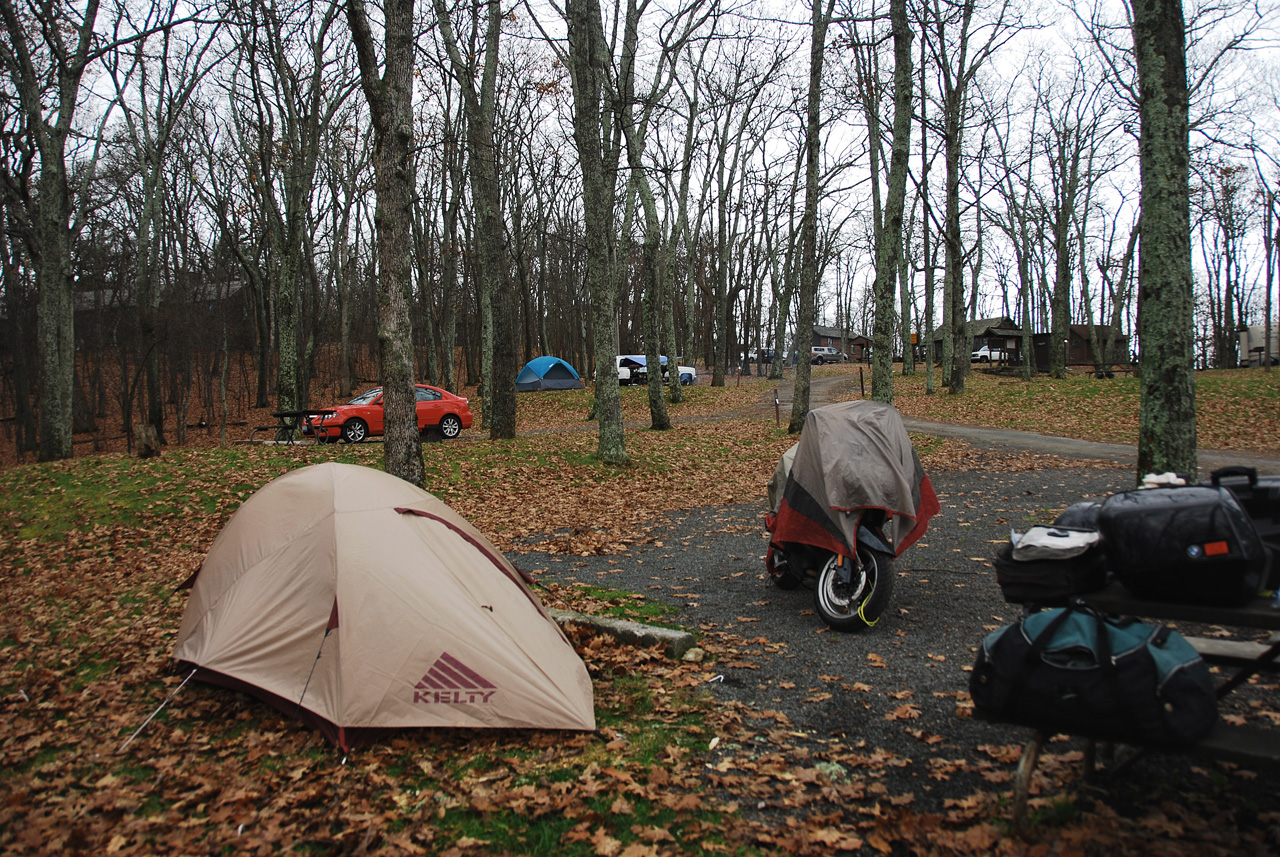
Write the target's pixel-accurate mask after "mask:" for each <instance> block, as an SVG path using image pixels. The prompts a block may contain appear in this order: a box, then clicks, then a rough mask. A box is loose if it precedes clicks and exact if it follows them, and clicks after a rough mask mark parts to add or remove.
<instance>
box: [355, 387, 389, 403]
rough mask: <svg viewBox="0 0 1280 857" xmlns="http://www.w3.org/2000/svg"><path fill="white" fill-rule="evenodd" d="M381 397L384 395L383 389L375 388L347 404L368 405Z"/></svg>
mask: <svg viewBox="0 0 1280 857" xmlns="http://www.w3.org/2000/svg"><path fill="white" fill-rule="evenodd" d="M381 395H382V388H381V387H374V388H373V389H372V390H370V391H369V392H367V393H361V394H360V395H358V396H356V397H355V398H354V399H352V400H351V401H349V402H347V404H348V405H367V404H369V403H371V402H372V401H373V400H374V399H376V398H378V397H379V396H381Z"/></svg>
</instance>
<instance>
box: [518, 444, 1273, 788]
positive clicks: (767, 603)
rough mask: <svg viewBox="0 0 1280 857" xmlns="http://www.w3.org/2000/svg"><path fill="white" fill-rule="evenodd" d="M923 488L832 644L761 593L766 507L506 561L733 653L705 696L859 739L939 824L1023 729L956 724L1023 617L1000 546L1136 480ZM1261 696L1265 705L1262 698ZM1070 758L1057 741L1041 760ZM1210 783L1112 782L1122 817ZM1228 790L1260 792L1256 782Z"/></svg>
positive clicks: (1171, 761) (1185, 764) (1037, 475)
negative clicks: (618, 599) (862, 600)
mask: <svg viewBox="0 0 1280 857" xmlns="http://www.w3.org/2000/svg"><path fill="white" fill-rule="evenodd" d="M930 477H931V479H932V481H933V484H934V487H935V490H936V491H937V494H938V497H939V500H940V503H941V506H942V510H941V512H940V514H938V515H937V516H935V517H934V519H933V520H932V521H931V522H930V527H929V531H928V533H926V535H925V537H924V538H923V539H922V540H921V541H920V542H919V543H917V544H916V545H914V546H913V547H911V548H910V549H908V551H907V552H906V553H905V554H904V555H903V556H902V557H901V558H900V559H899V560H898V561H897V562H896V563H895V565H894V570H895V573H896V577H895V584H894V585H895V590H894V595H893V601H892V603H891V605H890V608H889V610H888V611H887V612H886V614H885V615H884V616H883V617H882V618H881V620H880V622H879V623H878V624H877V625H876V626H875V627H874V628H872V629H869V630H867V631H864V632H861V633H855V634H839V633H834V632H830V631H828V630H827V628H826V627H825V625H824V623H823V622H822V620H821V619H820V618H819V617H818V616H817V615H816V614H815V612H814V610H813V600H812V592H811V591H810V590H807V589H801V590H798V591H793V592H785V591H782V590H779V589H776V588H774V587H773V586H772V585H771V584H770V583H769V582H768V580H767V575H766V574H765V570H764V562H763V558H764V554H765V549H766V545H767V534H766V532H765V530H764V527H763V512H764V502H763V499H762V501H761V503H760V504H759V505H758V506H756V505H751V506H730V507H722V508H702V509H697V510H693V511H682V512H677V513H673V514H671V515H670V516H669V518H668V523H667V527H666V530H665V532H657V533H655V536H654V538H655V540H656V541H655V543H654V544H651V545H646V546H643V547H638V548H635V549H633V550H631V551H628V552H626V553H624V554H620V555H616V556H602V557H565V556H551V555H547V554H539V553H526V554H523V555H521V556H519V557H516V558H515V559H516V561H517V562H518V563H519V564H520V565H521V567H523V568H525V569H526V570H529V571H531V572H533V573H534V574H535V576H537V577H540V578H543V579H549V580H555V581H559V582H562V583H575V582H576V583H582V584H590V585H592V586H600V587H606V588H610V589H620V590H627V591H631V592H639V593H643V594H644V595H645V596H647V597H648V598H651V599H654V600H658V601H662V602H665V603H667V604H670V605H673V606H674V607H676V608H678V610H679V613H678V614H677V615H676V616H675V617H674V622H675V623H676V624H679V625H683V626H685V627H688V628H690V629H694V630H697V631H700V632H702V633H703V634H704V635H706V637H707V638H708V639H709V640H714V641H717V642H728V643H729V644H730V645H732V646H733V647H735V648H737V649H739V650H740V651H741V653H742V654H741V655H740V656H737V657H729V658H725V657H723V656H722V657H721V658H720V659H719V660H718V661H716V662H715V664H714V666H712V667H711V669H712V670H713V671H714V672H715V673H717V674H719V675H722V676H723V679H722V680H720V681H715V682H714V683H712V684H710V685H709V687H710V688H711V689H712V692H713V693H714V694H715V695H716V696H717V697H719V698H721V699H725V700H738V701H741V702H743V703H746V704H748V705H750V706H752V707H753V708H754V709H756V710H760V711H770V710H771V711H778V712H781V713H783V714H785V715H786V718H787V721H786V723H787V725H786V728H787V729H788V730H791V734H792V735H793V736H795V737H796V738H797V739H799V740H801V741H804V740H808V741H811V742H812V743H813V745H814V746H822V745H824V744H829V743H830V742H832V741H838V742H841V743H843V744H846V745H852V746H859V742H863V741H865V742H866V745H867V747H869V748H874V749H879V750H884V751H886V752H887V753H889V754H891V755H892V756H893V757H894V758H895V759H897V760H898V762H899V764H896V765H894V766H890V767H889V769H888V770H887V771H886V772H885V779H883V780H881V782H884V783H885V784H886V785H887V786H888V788H889V793H890V794H911V795H913V796H914V797H913V805H914V807H915V808H916V809H917V810H919V811H941V809H942V808H943V806H944V805H945V801H946V800H947V799H949V798H950V799H959V798H963V797H964V796H966V795H970V794H972V793H974V792H976V791H991V790H993V789H994V790H1001V789H1003V790H1006V791H1007V790H1008V789H1009V788H1011V786H1010V785H1007V784H1004V785H996V786H993V785H992V782H997V783H1001V782H1007V777H1008V776H1009V775H1010V774H1011V772H1012V771H1013V769H1014V767H1015V765H1016V745H1019V744H1021V743H1022V742H1024V741H1025V740H1026V739H1027V738H1028V737H1029V732H1028V731H1027V730H1022V729H1016V728H1011V727H1006V726H997V725H992V724H989V723H985V722H982V721H979V720H975V719H973V718H972V717H969V716H967V708H968V705H967V702H966V700H967V695H966V694H967V689H968V676H969V672H968V668H969V667H970V666H971V665H972V664H973V661H974V658H975V656H976V650H977V647H978V645H979V644H980V643H981V640H982V639H983V637H984V636H985V635H986V634H987V633H989V632H990V631H992V630H994V629H995V628H997V627H999V626H1000V625H1003V624H1006V623H1008V622H1011V621H1013V620H1015V619H1016V618H1017V617H1018V616H1019V615H1020V613H1021V608H1019V607H1017V606H1015V605H1010V604H1007V603H1005V602H1004V600H1003V599H1002V597H1001V594H1000V590H999V587H998V586H997V584H996V580H995V571H994V569H993V567H992V565H991V557H992V555H993V553H994V550H995V548H996V546H997V545H998V544H999V543H1001V542H1003V541H1005V540H1007V539H1008V537H1009V530H1010V528H1015V529H1018V530H1022V529H1025V528H1026V527H1027V526H1028V525H1030V524H1033V523H1038V522H1046V521H1050V520H1052V518H1053V517H1054V515H1056V514H1057V512H1058V511H1060V510H1061V509H1063V508H1065V507H1066V506H1068V505H1069V504H1071V503H1074V502H1076V501H1078V500H1082V499H1088V498H1098V497H1100V496H1104V495H1106V494H1108V493H1111V492H1113V491H1117V490H1124V489H1125V488H1127V487H1129V485H1130V484H1131V479H1132V476H1131V471H1130V470H1129V469H1127V468H1124V469H1120V468H1117V469H1107V468H1098V469H1088V470H1086V469H1070V468H1046V469H1042V470H1038V471H1029V472H1009V473H989V472H937V473H932V474H930ZM762 494H763V487H762ZM1270 693H1271V697H1272V698H1274V688H1272V689H1271V691H1270ZM1243 699H1244V697H1241V701H1239V702H1237V703H1236V704H1237V705H1243V704H1244V702H1243ZM904 706H906V707H904ZM1255 714H1256V712H1255ZM1263 722H1265V721H1263ZM1081 746H1082V745H1081V743H1080V742H1076V741H1065V740H1064V741H1063V742H1061V743H1056V744H1054V745H1052V747H1051V749H1050V751H1049V752H1050V753H1068V752H1071V751H1078V750H1079V749H1080V748H1081ZM984 748H985V749H984ZM995 748H1003V749H1002V750H1000V751H997V750H996V749H995ZM1011 750H1013V751H1015V754H1014V755H1013V756H1012V757H1010V752H1011ZM997 757H998V761H997V762H996V764H995V766H994V768H995V770H996V771H997V772H998V773H997V774H996V779H994V780H992V779H991V771H992V768H993V766H992V762H993V759H994V758H997ZM902 760H907V761H905V762H904V761H902ZM1209 776H1210V775H1209V773H1208V772H1207V771H1206V770H1205V768H1202V767H1196V766H1195V764H1193V763H1192V762H1191V761H1190V760H1188V759H1181V758H1178V757H1174V756H1161V755H1152V756H1150V757H1148V758H1147V759H1146V760H1144V761H1143V762H1142V763H1140V765H1138V766H1134V767H1133V768H1131V769H1129V770H1128V771H1126V772H1125V774H1124V776H1123V778H1122V779H1120V778H1117V782H1116V783H1115V784H1114V787H1113V790H1114V792H1115V794H1113V798H1115V800H1116V801H1118V802H1119V803H1122V804H1123V803H1124V802H1125V801H1128V800H1132V801H1136V802H1138V803H1146V802H1149V801H1150V800H1154V799H1156V798H1157V797H1158V796H1159V795H1160V794H1162V793H1166V792H1168V790H1173V791H1172V793H1174V794H1178V795H1182V794H1184V793H1186V792H1188V791H1193V792H1194V791H1195V790H1197V789H1203V788H1208V787H1210V780H1209V779H1208V778H1209ZM1234 784H1237V783H1236V781H1235V780H1234V779H1233V785H1234ZM1238 785H1240V786H1241V787H1242V788H1244V789H1245V790H1246V791H1248V790H1250V789H1251V788H1258V786H1257V781H1252V780H1244V779H1242V780H1240V781H1239V783H1238ZM1261 794H1262V795H1263V796H1264V797H1265V800H1266V801H1268V802H1271V803H1272V804H1274V798H1273V796H1272V794H1273V791H1272V790H1271V789H1269V788H1266V787H1261Z"/></svg>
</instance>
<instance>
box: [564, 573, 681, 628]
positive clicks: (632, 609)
mask: <svg viewBox="0 0 1280 857" xmlns="http://www.w3.org/2000/svg"><path fill="white" fill-rule="evenodd" d="M569 589H570V590H571V591H573V592H578V593H581V594H582V595H583V596H584V597H585V598H586V599H587V600H588V601H590V608H591V612H592V613H593V614H595V615H597V616H611V617H613V618H615V619H626V620H628V621H631V622H642V623H645V624H661V623H662V622H663V621H664V620H666V619H669V618H670V617H672V616H675V615H678V614H679V613H680V608H678V607H675V606H673V605H671V604H666V603H664V602H661V601H654V600H652V599H649V598H647V597H645V596H644V595H641V594H640V593H638V592H627V591H626V590H623V589H606V588H604V587H600V586H592V585H590V584H587V583H576V584H573V585H572V586H570V587H569Z"/></svg>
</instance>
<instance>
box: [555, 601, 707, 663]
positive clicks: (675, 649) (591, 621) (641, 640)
mask: <svg viewBox="0 0 1280 857" xmlns="http://www.w3.org/2000/svg"><path fill="white" fill-rule="evenodd" d="M547 612H548V613H550V614H551V618H552V619H555V620H556V622H557V623H559V624H561V625H564V624H566V623H573V624H575V625H586V626H587V627H589V628H594V629H595V630H596V631H599V632H600V633H602V634H608V635H609V636H611V637H614V638H615V639H618V640H621V641H622V642H624V643H629V644H631V645H633V646H652V645H661V646H662V647H663V650H664V652H665V653H666V655H667V657H669V658H671V659H672V660H680V659H681V658H683V657H684V656H685V654H686V653H688V652H689V651H690V650H691V649H693V648H694V646H695V645H696V643H697V641H696V640H694V638H693V634H690V633H689V632H688V631H677V630H674V629H672V628H659V627H657V626H656V625H643V624H641V623H640V622H630V621H628V620H626V619H612V618H609V617H605V616H590V615H587V614H586V613H574V612H571V611H569V610H556V609H553V608H548V609H547Z"/></svg>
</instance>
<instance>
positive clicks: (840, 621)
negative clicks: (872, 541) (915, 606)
mask: <svg viewBox="0 0 1280 857" xmlns="http://www.w3.org/2000/svg"><path fill="white" fill-rule="evenodd" d="M858 558H859V559H860V560H861V561H862V567H861V568H859V569H854V572H853V577H852V579H851V580H850V581H849V583H847V584H846V583H842V582H841V581H840V576H839V574H838V573H837V569H838V567H839V557H837V556H836V555H834V554H832V556H831V557H830V558H829V559H828V560H827V561H826V563H824V564H823V566H822V570H821V571H820V572H818V585H817V587H816V588H815V590H814V595H813V603H814V609H816V610H817V611H818V615H819V616H821V617H822V620H823V621H824V622H826V623H827V625H828V627H830V628H831V630H833V631H860V630H862V629H863V628H870V627H871V626H872V625H874V624H875V623H876V622H877V621H878V620H879V619H880V616H881V615H882V614H883V613H884V611H885V608H887V607H888V606H889V599H890V598H891V597H892V596H893V558H892V557H890V556H888V555H886V554H882V553H879V552H877V551H872V550H867V549H865V548H861V549H859V550H858Z"/></svg>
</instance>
